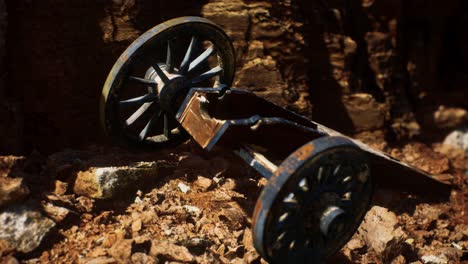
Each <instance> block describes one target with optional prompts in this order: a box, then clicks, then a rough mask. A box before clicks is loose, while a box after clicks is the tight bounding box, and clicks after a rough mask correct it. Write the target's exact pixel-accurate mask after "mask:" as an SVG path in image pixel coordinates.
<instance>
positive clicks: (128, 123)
mask: <svg viewBox="0 0 468 264" xmlns="http://www.w3.org/2000/svg"><path fill="white" fill-rule="evenodd" d="M152 104H153V102H150V103H144V104H143V105H142V106H140V108H138V109H137V110H136V111H135V113H133V114H132V115H131V116H130V117H129V118H127V120H125V125H126V126H131V125H132V124H133V123H134V122H135V121H136V120H137V119H138V118H140V116H142V115H143V114H144V113H145V112H146V110H148V108H150V106H151V105H152Z"/></svg>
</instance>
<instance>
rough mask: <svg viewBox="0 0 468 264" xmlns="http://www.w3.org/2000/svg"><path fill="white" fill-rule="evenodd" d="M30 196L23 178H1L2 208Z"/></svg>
mask: <svg viewBox="0 0 468 264" xmlns="http://www.w3.org/2000/svg"><path fill="white" fill-rule="evenodd" d="M28 194H29V188H28V187H27V186H25V185H23V179H21V178H0V207H2V206H5V205H7V204H10V203H13V202H19V201H21V200H23V199H24V198H26V197H27V196H28Z"/></svg>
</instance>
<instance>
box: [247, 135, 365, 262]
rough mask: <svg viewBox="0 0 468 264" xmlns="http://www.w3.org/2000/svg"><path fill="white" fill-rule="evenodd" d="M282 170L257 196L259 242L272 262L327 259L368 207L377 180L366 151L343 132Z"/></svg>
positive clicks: (294, 158) (314, 145)
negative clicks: (373, 175) (342, 134)
mask: <svg viewBox="0 0 468 264" xmlns="http://www.w3.org/2000/svg"><path fill="white" fill-rule="evenodd" d="M278 170H279V174H276V175H275V176H273V178H272V179H271V180H270V181H269V182H268V183H267V185H266V186H265V188H264V190H263V191H262V194H261V196H260V198H259V201H258V202H257V206H256V210H255V213H254V219H253V220H254V243H255V247H256V248H257V250H258V251H259V252H260V254H261V255H262V257H264V258H265V259H266V260H268V261H270V262H273V263H323V262H325V260H326V258H328V257H329V256H331V255H332V254H334V253H336V252H337V251H338V250H339V249H340V248H341V247H342V246H343V245H344V244H345V243H346V242H347V241H348V240H349V239H350V238H351V236H352V235H353V233H354V232H355V231H356V229H357V227H358V226H359V224H360V222H361V221H362V219H363V217H364V215H365V213H366V212H367V209H368V206H369V203H370V200H371V196H372V189H373V186H372V182H371V177H370V168H369V164H368V162H367V159H366V157H365V154H364V152H363V151H361V150H360V149H358V148H357V147H356V146H354V144H352V143H350V141H348V140H346V139H344V138H335V139H332V140H329V139H327V138H320V139H317V140H314V141H312V142H310V143H308V144H306V145H305V146H303V147H302V148H301V149H299V150H297V151H296V152H295V153H293V154H292V155H291V156H290V157H289V158H288V159H286V160H285V161H284V162H283V164H282V165H281V166H280V167H279V169H278ZM291 172H292V174H291Z"/></svg>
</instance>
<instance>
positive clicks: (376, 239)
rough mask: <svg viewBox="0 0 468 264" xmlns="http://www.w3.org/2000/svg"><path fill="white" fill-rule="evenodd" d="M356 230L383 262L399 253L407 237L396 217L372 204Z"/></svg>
mask: <svg viewBox="0 0 468 264" xmlns="http://www.w3.org/2000/svg"><path fill="white" fill-rule="evenodd" d="M358 232H359V234H360V235H362V237H363V239H364V241H365V242H366V245H367V246H368V247H369V248H370V249H372V250H374V251H375V252H376V253H377V255H379V256H381V257H382V259H383V261H384V262H387V261H391V260H392V259H393V258H395V257H397V256H398V255H400V253H401V251H402V248H403V243H404V241H405V239H406V237H407V236H406V234H405V233H404V232H403V230H402V228H401V226H400V225H399V224H398V217H397V216H396V215H395V214H394V213H393V212H390V211H388V209H386V208H383V207H380V206H374V207H372V208H371V210H370V211H369V212H367V215H366V217H365V218H364V221H363V222H362V224H361V226H360V227H359V230H358Z"/></svg>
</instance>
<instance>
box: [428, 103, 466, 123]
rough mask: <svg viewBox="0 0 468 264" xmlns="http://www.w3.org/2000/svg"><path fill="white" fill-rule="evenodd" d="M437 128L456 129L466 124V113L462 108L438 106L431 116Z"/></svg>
mask: <svg viewBox="0 0 468 264" xmlns="http://www.w3.org/2000/svg"><path fill="white" fill-rule="evenodd" d="M433 118H434V123H435V124H436V126H437V127H439V128H456V127H458V126H461V125H464V124H466V123H467V122H468V111H466V110H465V109H463V108H455V107H445V106H440V107H439V109H437V111H435V112H434V115H433Z"/></svg>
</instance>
